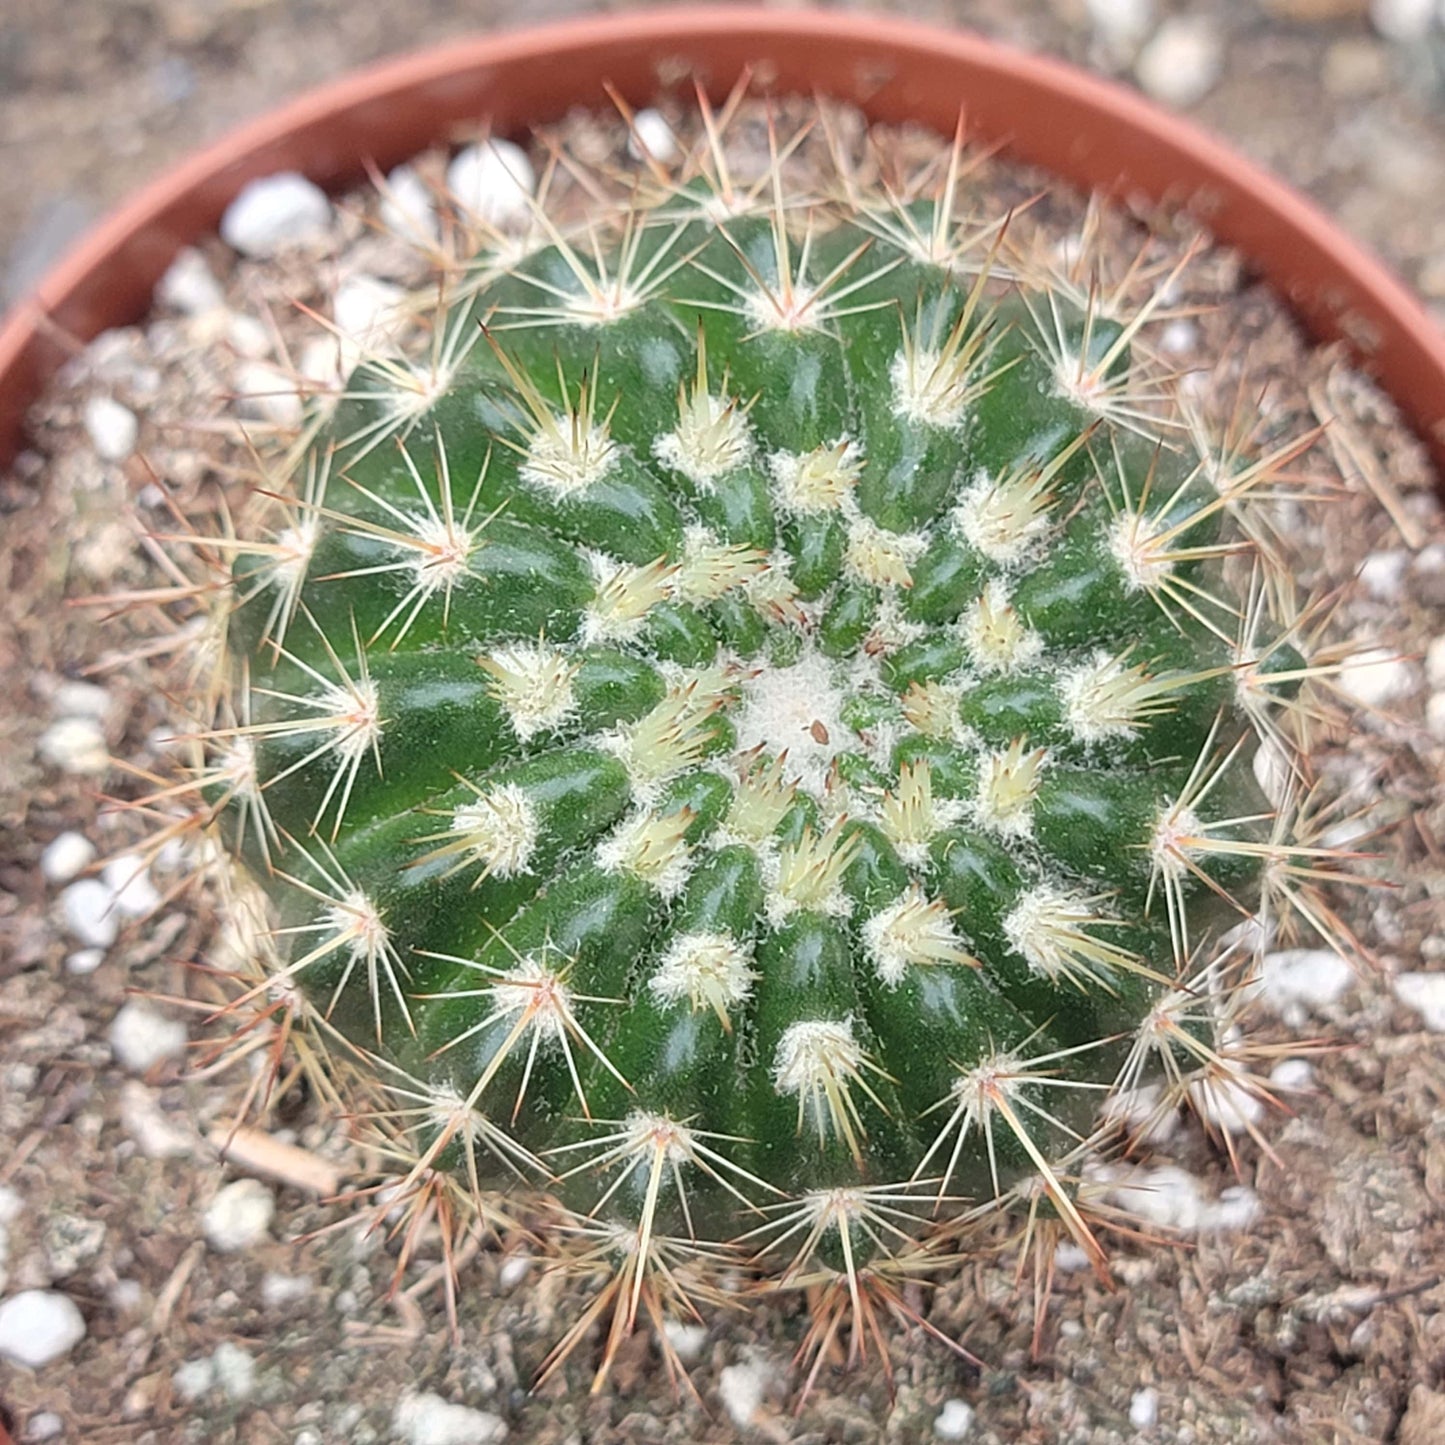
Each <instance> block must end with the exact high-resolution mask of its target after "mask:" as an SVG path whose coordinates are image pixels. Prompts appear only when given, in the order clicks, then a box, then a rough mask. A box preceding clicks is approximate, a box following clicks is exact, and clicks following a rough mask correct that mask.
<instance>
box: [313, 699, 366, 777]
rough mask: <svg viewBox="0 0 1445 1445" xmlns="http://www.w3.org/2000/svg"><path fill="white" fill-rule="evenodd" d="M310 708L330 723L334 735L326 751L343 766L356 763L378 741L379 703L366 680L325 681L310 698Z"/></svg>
mask: <svg viewBox="0 0 1445 1445" xmlns="http://www.w3.org/2000/svg"><path fill="white" fill-rule="evenodd" d="M312 706H313V707H315V708H316V709H317V711H318V712H320V713H322V714H324V715H325V716H327V717H330V718H332V719H333V720H334V721H333V724H332V726H333V731H334V734H335V736H334V737H333V739H332V741H331V745H330V748H329V749H328V751H330V752H334V753H335V754H336V756H337V759H338V761H339V764H340V765H341V766H343V767H346V766H350V765H351V764H352V763H355V762H357V761H359V760H360V759H361V758H362V757H364V756H365V755H366V754H367V753H369V752H370V751H371V750H372V749H373V748H374V747H375V746H376V744H377V743H378V742H379V741H380V739H381V703H380V699H379V698H378V697H377V692H376V684H375V683H374V682H372V680H371V679H370V678H369V677H359V678H357V679H356V680H355V681H348V682H344V683H340V682H328V683H327V684H326V686H325V687H324V688H323V689H322V690H321V693H320V695H319V696H318V697H316V698H313V699H312Z"/></svg>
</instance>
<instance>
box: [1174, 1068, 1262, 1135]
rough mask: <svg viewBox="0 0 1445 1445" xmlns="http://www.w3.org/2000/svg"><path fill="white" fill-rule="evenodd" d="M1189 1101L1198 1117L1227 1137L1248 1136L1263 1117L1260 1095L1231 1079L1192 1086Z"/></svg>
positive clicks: (1202, 1080)
mask: <svg viewBox="0 0 1445 1445" xmlns="http://www.w3.org/2000/svg"><path fill="white" fill-rule="evenodd" d="M1189 1102H1190V1103H1191V1104H1192V1105H1193V1106H1194V1109H1195V1112H1196V1113H1198V1115H1199V1117H1200V1118H1201V1119H1202V1120H1203V1121H1204V1122H1205V1124H1207V1125H1209V1126H1210V1127H1212V1128H1215V1129H1218V1130H1221V1131H1222V1132H1223V1133H1225V1134H1236V1135H1237V1134H1247V1133H1248V1132H1249V1130H1250V1128H1251V1126H1253V1125H1257V1124H1258V1123H1259V1121H1260V1120H1261V1119H1262V1118H1263V1117H1264V1104H1263V1103H1262V1102H1261V1101H1260V1099H1259V1096H1258V1095H1257V1094H1253V1093H1251V1092H1250V1091H1249V1090H1248V1089H1246V1088H1245V1087H1244V1086H1243V1085H1242V1084H1238V1083H1236V1082H1234V1080H1232V1079H1213V1078H1206V1079H1201V1080H1199V1081H1198V1082H1196V1083H1195V1084H1193V1085H1191V1087H1190V1090H1189Z"/></svg>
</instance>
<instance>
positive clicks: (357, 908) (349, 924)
mask: <svg viewBox="0 0 1445 1445" xmlns="http://www.w3.org/2000/svg"><path fill="white" fill-rule="evenodd" d="M325 918H326V924H327V926H328V927H329V928H332V929H334V930H335V932H336V936H337V938H338V939H341V938H344V939H345V940H346V954H347V957H348V958H349V959H350V960H351V961H352V962H354V963H360V962H363V961H371V960H375V959H379V958H381V957H383V956H384V955H385V954H386V952H387V948H388V945H389V944H390V943H391V930H390V929H388V928H387V926H386V924H385V923H383V922H382V918H381V910H380V909H379V908H378V907H377V906H376V904H375V903H373V902H372V901H371V899H370V898H369V897H367V895H366V894H365V893H363V892H362V891H361V890H360V889H359V888H353V889H351V890H350V891H349V892H348V893H347V894H346V896H345V897H344V898H342V899H341V900H340V902H337V903H333V904H331V905H330V906H329V907H328V908H327V909H326V913H325Z"/></svg>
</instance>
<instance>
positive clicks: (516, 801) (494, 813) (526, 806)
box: [452, 783, 539, 878]
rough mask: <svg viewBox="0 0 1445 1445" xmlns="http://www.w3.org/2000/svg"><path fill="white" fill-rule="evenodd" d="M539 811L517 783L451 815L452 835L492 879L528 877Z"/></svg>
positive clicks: (492, 792) (461, 807)
mask: <svg viewBox="0 0 1445 1445" xmlns="http://www.w3.org/2000/svg"><path fill="white" fill-rule="evenodd" d="M538 831H539V824H538V821H537V808H536V805H535V804H534V803H533V802H532V800H531V798H529V797H528V796H527V794H526V793H525V792H523V791H522V789H521V788H520V787H518V786H517V784H516V783H503V784H501V785H500V786H499V787H496V788H492V789H490V790H489V791H488V792H486V793H483V794H482V796H481V797H479V798H478V799H477V800H476V801H475V802H474V803H463V804H462V805H461V806H460V807H459V808H457V810H456V811H455V812H454V813H453V814H452V832H453V833H455V834H456V835H457V837H458V839H459V840H463V841H465V843H466V845H467V852H468V853H469V854H471V856H472V857H474V858H476V859H477V860H478V861H479V862H481V863H483V864H485V865H486V870H487V873H488V875H489V876H491V877H494V878H514V877H516V875H517V874H518V873H525V872H526V871H527V865H528V864H529V863H530V862H531V861H532V854H533V852H535V850H536V847H537V834H538Z"/></svg>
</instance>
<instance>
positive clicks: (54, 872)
mask: <svg viewBox="0 0 1445 1445" xmlns="http://www.w3.org/2000/svg"><path fill="white" fill-rule="evenodd" d="M94 861H95V844H94V843H92V842H91V841H90V839H89V838H87V837H86V836H85V835H84V834H83V833H76V832H73V831H72V832H68V833H60V834H57V836H56V837H55V838H53V839H52V840H51V841H50V842H49V843H47V844H46V845H45V851H44V852H43V853H42V854H41V855H40V876H41V877H42V878H44V879H45V881H46V882H47V883H69V882H70V880H71V879H72V878H74V877H75V876H76V875H77V874H78V873H82V872H84V871H85V869H87V868H89V867H90V865H91V864H92V863H93V862H94Z"/></svg>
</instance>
